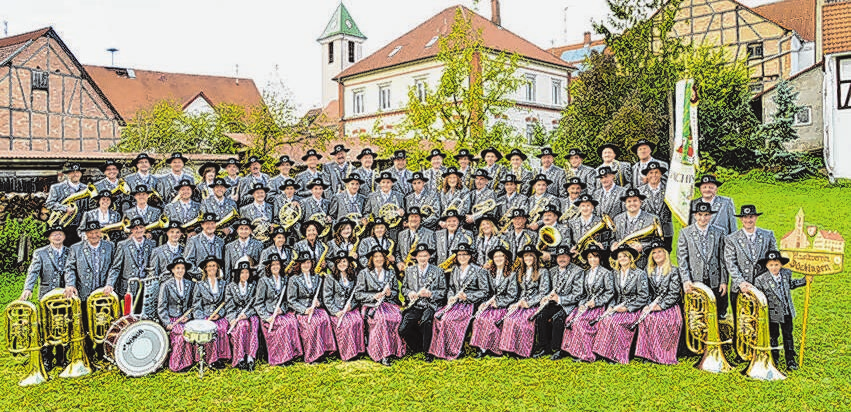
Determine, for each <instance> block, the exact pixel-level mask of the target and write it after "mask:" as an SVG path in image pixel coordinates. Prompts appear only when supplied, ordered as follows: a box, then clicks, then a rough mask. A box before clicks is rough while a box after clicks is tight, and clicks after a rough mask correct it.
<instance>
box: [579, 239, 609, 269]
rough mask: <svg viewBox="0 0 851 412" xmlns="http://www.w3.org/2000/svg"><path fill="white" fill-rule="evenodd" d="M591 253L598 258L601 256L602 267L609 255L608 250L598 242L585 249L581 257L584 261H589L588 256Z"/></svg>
mask: <svg viewBox="0 0 851 412" xmlns="http://www.w3.org/2000/svg"><path fill="white" fill-rule="evenodd" d="M590 253H596V254H597V255H598V256H600V264H601V265H602V264H603V262H604V261H605V260H606V256H607V255H608V252H607V251H606V249H603V248H602V247H601V246H600V244H599V243H597V242H591V243H590V244H589V245H588V246H587V247H586V248H585V249H583V250H582V252H581V253H580V255H582V259H585V260H588V254H590Z"/></svg>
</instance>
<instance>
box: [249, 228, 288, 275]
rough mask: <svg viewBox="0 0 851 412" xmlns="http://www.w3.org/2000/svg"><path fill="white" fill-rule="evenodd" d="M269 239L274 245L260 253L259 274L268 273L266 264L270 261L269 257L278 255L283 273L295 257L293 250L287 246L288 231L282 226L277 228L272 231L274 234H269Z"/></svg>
mask: <svg viewBox="0 0 851 412" xmlns="http://www.w3.org/2000/svg"><path fill="white" fill-rule="evenodd" d="M269 237H270V238H271V239H272V244H271V245H269V247H267V248H266V249H263V251H262V252H260V260H259V261H258V263H257V272H258V273H266V266H265V262H267V261H268V260H269V256H272V255H277V256H278V260H280V261H281V265H282V266H281V271H282V272H283V269H284V268H285V267H286V266H287V264H289V262H290V259H292V257H293V250H292V249H291V248H290V247H289V246H287V231H286V230H284V228H283V227H281V226H276V227H275V228H273V229H272V232H271V233H269Z"/></svg>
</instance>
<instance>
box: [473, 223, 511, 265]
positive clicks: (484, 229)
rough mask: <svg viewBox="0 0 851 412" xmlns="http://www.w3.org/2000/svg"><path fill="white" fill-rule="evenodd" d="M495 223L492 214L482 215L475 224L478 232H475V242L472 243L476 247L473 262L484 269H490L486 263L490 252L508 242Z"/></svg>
mask: <svg viewBox="0 0 851 412" xmlns="http://www.w3.org/2000/svg"><path fill="white" fill-rule="evenodd" d="M497 225H498V223H497V221H496V218H495V217H493V216H482V217H480V218H479V220H477V221H476V225H475V226H476V228H477V229H478V233H477V234H476V243H475V244H474V245H473V246H474V247H475V249H476V254H475V255H474V256H473V263H475V264H476V265H478V266H481V267H482V268H484V269H490V266H489V265H488V263H490V252H492V251H494V250H496V249H499V248H507V247H508V242H506V241H505V239H503V238H502V236H500V234H499V228H498V226H497ZM489 227H490V229H489Z"/></svg>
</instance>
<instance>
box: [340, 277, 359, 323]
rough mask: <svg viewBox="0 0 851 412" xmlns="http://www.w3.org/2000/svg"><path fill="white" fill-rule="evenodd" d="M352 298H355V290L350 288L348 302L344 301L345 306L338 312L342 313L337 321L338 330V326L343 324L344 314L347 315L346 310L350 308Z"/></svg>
mask: <svg viewBox="0 0 851 412" xmlns="http://www.w3.org/2000/svg"><path fill="white" fill-rule="evenodd" d="M354 297H355V288H354V286H352V294H351V295H349V300H347V301H346V304H345V305H343V310H341V311H340V312H343V314H342V315H341V316H340V318H339V319H337V327H338V328H339V327H340V325H342V324H343V318H344V317H345V316H346V313H348V311H347V310H346V308H347V307H351V304H352V299H354Z"/></svg>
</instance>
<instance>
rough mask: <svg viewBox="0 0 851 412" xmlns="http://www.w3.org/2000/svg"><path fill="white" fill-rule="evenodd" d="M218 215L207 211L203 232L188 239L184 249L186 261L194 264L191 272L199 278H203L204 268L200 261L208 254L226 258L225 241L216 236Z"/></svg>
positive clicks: (203, 219)
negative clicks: (202, 271)
mask: <svg viewBox="0 0 851 412" xmlns="http://www.w3.org/2000/svg"><path fill="white" fill-rule="evenodd" d="M217 221H218V219H217V217H216V215H215V214H213V213H205V214H204V217H203V218H202V219H201V233H200V234H198V235H196V236H192V237H190V238H189V240H187V241H186V249H185V250H184V251H183V257H184V258H186V261H187V262H189V263H191V264H192V265H193V268H192V269H191V270H190V273H191V274H192V275H193V277H194V278H195V279H196V280H197V279H200V278H201V270H202V269H203V268H202V267H201V266H200V265H199V263H200V262H201V261H202V260H204V259H205V258H207V257H208V256H215V257H216V259H223V258H224V253H223V251H224V248H225V241H224V240H223V239H222V238H220V237H218V236H216V222H217Z"/></svg>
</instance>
